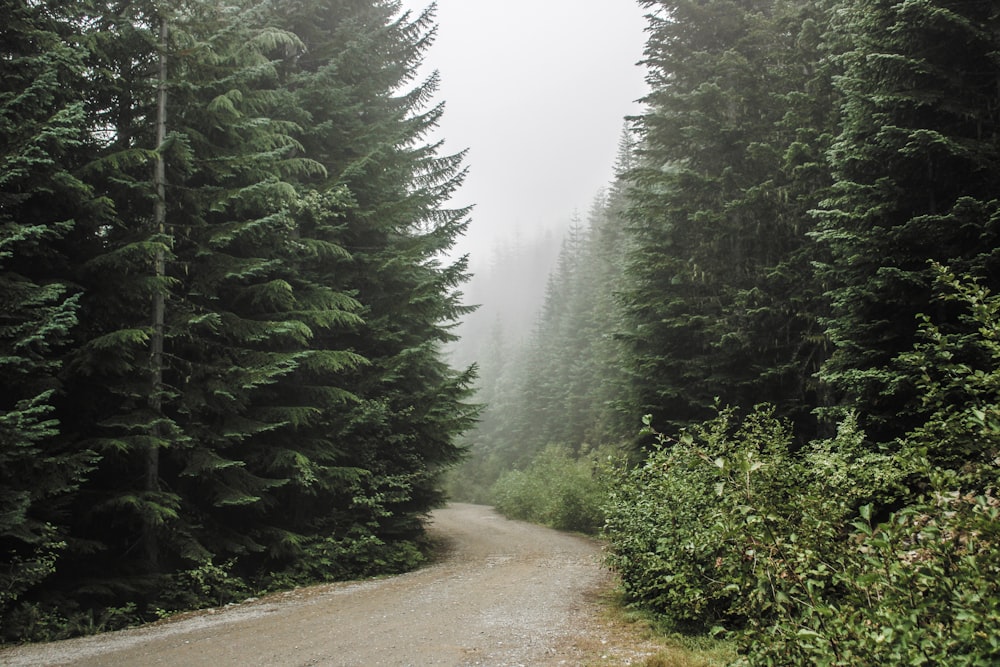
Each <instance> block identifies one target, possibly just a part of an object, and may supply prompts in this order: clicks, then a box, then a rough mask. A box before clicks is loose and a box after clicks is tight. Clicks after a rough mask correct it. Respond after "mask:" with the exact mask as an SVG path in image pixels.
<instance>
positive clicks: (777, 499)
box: [606, 269, 1000, 665]
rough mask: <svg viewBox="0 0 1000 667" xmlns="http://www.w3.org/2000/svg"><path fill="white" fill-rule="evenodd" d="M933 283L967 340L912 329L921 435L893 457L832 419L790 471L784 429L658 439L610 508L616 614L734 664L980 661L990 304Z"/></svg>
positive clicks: (992, 397) (986, 611)
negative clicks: (721, 638)
mask: <svg viewBox="0 0 1000 667" xmlns="http://www.w3.org/2000/svg"><path fill="white" fill-rule="evenodd" d="M938 273H939V284H940V286H941V287H940V288H941V290H942V291H943V292H944V295H945V296H944V298H946V299H947V300H949V301H957V302H959V303H961V304H962V306H963V308H962V313H963V314H962V317H961V318H960V319H961V320H962V321H963V322H965V324H966V327H965V328H964V330H963V331H961V332H955V333H953V334H942V332H941V331H940V330H939V329H938V328H937V327H936V326H935V325H934V324H932V323H930V322H928V321H925V322H924V323H923V324H922V326H921V340H922V341H923V342H920V343H918V344H916V345H915V346H914V349H913V350H912V352H910V353H908V354H907V355H905V356H906V360H907V363H908V364H910V365H911V367H912V368H915V369H921V370H922V376H921V377H922V379H921V380H920V382H921V388H922V391H923V393H924V396H925V400H926V403H927V404H928V405H930V406H933V410H932V411H931V412H930V417H929V418H928V420H927V422H926V423H924V424H923V425H921V426H920V427H918V428H916V429H914V430H913V431H911V432H910V433H909V434H908V435H907V437H906V438H905V439H904V441H903V442H902V443H900V445H899V447H897V448H895V450H887V449H878V448H875V447H874V446H873V445H872V444H871V443H870V442H868V441H867V440H866V438H865V436H864V433H863V432H862V431H861V430H860V428H859V426H858V420H857V419H855V418H854V417H853V416H850V415H849V416H848V417H847V418H846V419H845V420H844V422H842V424H841V427H840V430H839V431H838V434H837V435H836V436H835V437H834V438H832V439H829V440H825V441H820V442H815V443H812V444H811V445H809V446H808V447H806V448H804V449H802V450H801V451H799V452H797V453H794V454H791V453H789V450H788V448H787V443H788V429H787V426H784V425H782V424H781V423H780V422H777V421H776V420H774V418H773V411H771V410H769V409H761V408H758V409H757V410H755V411H754V412H753V413H751V414H750V415H749V416H748V417H747V418H746V419H744V420H743V421H742V422H741V423H740V424H738V425H736V424H734V423H733V416H734V413H733V411H732V410H723V411H722V412H721V413H720V415H719V416H718V417H717V418H716V419H714V420H712V421H710V422H708V423H706V424H705V425H703V426H701V427H699V428H697V429H693V430H692V431H690V432H689V433H687V434H683V435H682V436H681V437H680V438H679V440H678V441H672V440H669V439H668V438H666V436H662V435H660V436H659V438H658V440H659V442H660V445H661V446H660V448H658V449H656V450H655V451H654V452H652V453H651V455H650V457H649V458H648V460H647V461H646V462H645V463H644V464H643V465H642V466H640V467H637V468H634V469H631V470H627V471H625V472H623V473H622V477H621V479H620V481H619V482H618V484H617V485H616V486H615V487H614V489H613V492H612V498H613V502H612V505H611V507H610V509H609V515H608V523H607V529H606V532H607V535H608V537H609V539H610V541H611V546H612V550H611V556H610V559H609V560H610V563H611V564H612V566H614V567H615V568H616V569H617V570H618V571H619V572H620V573H621V574H622V577H623V582H624V587H625V591H626V593H627V595H628V596H629V598H630V599H631V600H633V601H635V602H636V603H637V604H640V605H643V606H646V607H649V608H652V609H654V610H656V611H658V612H659V613H661V614H663V615H665V617H666V618H667V620H668V621H669V622H670V623H671V624H672V625H673V626H674V627H679V628H684V629H696V630H700V631H707V630H709V629H711V628H715V627H719V628H725V629H728V630H732V631H734V632H735V633H736V636H737V638H738V640H739V643H740V646H741V654H742V656H743V657H742V658H741V659H740V661H739V663H738V664H746V665H802V664H816V665H851V664H961V665H987V664H992V663H993V662H995V661H996V660H997V658H998V656H1000V645H998V644H997V642H996V637H995V633H994V632H993V630H992V628H994V627H995V625H996V623H997V621H998V612H997V607H996V600H997V599H1000V588H998V585H997V573H998V572H1000V542H998V538H1000V532H998V528H997V526H998V523H997V520H998V519H1000V500H998V499H997V496H998V490H1000V471H998V467H997V461H998V458H997V455H998V454H1000V448H998V447H997V442H996V434H997V428H996V426H997V425H996V421H995V419H993V418H991V417H990V415H994V414H995V411H996V410H997V408H998V402H1000V394H997V393H996V390H997V388H998V386H1000V383H998V380H997V378H996V377H995V375H993V374H992V373H991V372H990V371H991V369H993V368H995V367H996V364H997V362H998V361H1000V357H998V356H997V348H996V345H995V341H996V338H997V336H996V327H997V323H998V319H1000V309H998V306H1000V298H998V297H996V296H994V295H992V294H990V293H989V292H988V291H986V290H984V289H983V288H982V287H981V286H979V285H977V284H976V283H974V282H972V281H971V280H969V279H968V278H965V279H956V277H955V276H954V275H952V274H950V273H949V272H947V271H945V270H943V269H939V270H938ZM972 352H976V353H978V354H971V353H972ZM957 357H964V358H965V359H967V360H972V359H975V360H976V364H975V365H972V364H967V363H957V364H956V363H954V362H953V360H954V359H956V358H957Z"/></svg>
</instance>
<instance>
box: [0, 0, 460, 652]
mask: <svg viewBox="0 0 1000 667" xmlns="http://www.w3.org/2000/svg"><path fill="white" fill-rule="evenodd" d="M2 15H3V16H4V20H3V25H2V27H0V45H2V47H0V48H2V51H0V61H2V74H0V81H2V83H0V164H2V168H0V299H2V304H3V305H2V314H0V386H2V394H0V554H2V556H0V562H2V567H0V629H2V635H3V640H4V641H17V640H27V639H51V638H57V637H61V636H65V635H69V634H78V633H82V632H91V631H95V630H101V629H108V628H115V627H120V626H122V625H126V624H130V623H135V622H137V621H140V620H155V619H156V618H158V617H161V616H164V615H167V614H169V613H172V612H174V611H177V610H180V609H188V608H192V607H197V606H204V605H218V604H224V603H227V602H230V601H234V600H236V601H239V600H242V599H245V598H247V597H250V596H252V595H256V594H258V593H260V592H261V591H267V590H275V589H278V588H282V587H290V586H293V585H297V584H300V583H303V582H313V581H323V580H330V579H343V578H349V577H358V576H365V575H370V574H378V573H386V572H396V571H401V570H404V569H408V568H411V567H413V566H415V565H416V564H418V563H419V562H421V560H422V559H423V557H424V549H423V546H422V544H421V540H422V534H423V527H422V523H421V519H422V517H423V516H424V515H425V514H426V512H427V511H429V509H431V508H432V507H435V506H438V505H440V504H441V503H442V501H443V492H442V490H441V482H440V477H441V475H442V473H443V471H444V470H446V469H447V468H448V467H449V466H450V465H452V464H454V463H455V462H456V461H458V460H459V458H460V457H461V455H462V446H461V445H460V444H459V443H458V442H457V440H456V435H457V434H459V433H461V432H462V431H464V430H466V429H467V428H468V427H469V426H470V425H471V424H472V423H473V421H474V419H475V417H476V413H477V411H478V408H477V407H476V406H475V405H474V404H473V403H472V402H471V391H472V389H471V381H472V378H473V373H474V371H473V369H472V368H471V367H470V368H467V369H464V370H460V371H456V370H453V369H452V368H451V367H450V365H449V364H448V362H447V360H446V359H445V358H444V353H443V346H444V345H445V344H446V343H447V342H449V341H450V340H452V338H453V333H452V332H451V329H452V327H453V326H454V322H455V321H456V320H457V319H458V318H460V317H461V316H462V315H463V314H464V313H465V312H467V310H468V307H467V306H465V305H463V303H462V298H461V294H460V291H459V290H458V287H459V286H460V285H461V283H462V282H463V281H464V280H465V277H466V275H465V274H466V266H465V260H464V259H459V260H455V261H450V262H449V261H445V259H444V257H445V254H444V253H445V251H447V250H448V249H449V248H450V247H451V245H452V244H453V243H454V240H455V238H456V237H457V236H458V235H459V234H461V233H462V231H463V229H464V227H465V225H466V224H467V221H468V216H467V213H468V211H467V210H462V209H459V210H453V209H450V208H449V207H448V204H447V201H448V199H449V195H450V193H451V192H452V191H453V190H454V189H455V188H456V187H458V185H459V184H460V183H461V181H462V179H463V177H464V173H465V167H464V155H463V154H461V153H459V154H455V155H442V154H440V151H439V148H440V146H439V144H438V143H437V142H431V141H428V140H427V135H428V133H429V132H430V130H431V129H432V128H434V126H435V125H436V124H437V122H438V120H439V118H440V116H441V113H442V109H441V105H440V104H431V103H430V102H431V98H432V97H433V93H434V90H435V86H436V85H437V80H436V79H435V78H434V77H430V78H429V79H427V80H418V79H416V77H415V72H416V67H417V65H418V64H419V62H420V60H421V58H422V56H423V53H424V51H425V50H426V48H427V46H428V45H429V44H430V42H431V39H432V36H433V31H434V23H433V13H432V9H429V10H428V11H426V12H424V13H422V14H419V15H413V14H410V13H402V12H400V10H399V7H398V4H397V3H394V2H379V1H376V2H367V1H363V2H359V1H354V0H303V1H294V2H292V1H285V2H270V1H267V0H265V1H256V0H247V1H246V2H244V1H242V0H238V1H237V2H232V3H219V2H215V1H214V0H213V1H208V0H205V1H203V0H191V1H189V2H188V1H182V2H175V1H171V2H159V1H152V0H149V1H147V0H140V1H118V0H115V1H109V2H104V1H103V0H98V1H96V2H90V1H85V2H78V1H76V0H73V1H62V0H47V1H45V2H36V1H34V0H30V1H28V0H8V1H5V2H3V4H2Z"/></svg>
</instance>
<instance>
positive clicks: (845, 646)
mask: <svg viewBox="0 0 1000 667" xmlns="http://www.w3.org/2000/svg"><path fill="white" fill-rule="evenodd" d="M639 4H640V5H641V6H642V7H643V8H644V9H645V10H646V14H647V24H648V25H647V30H646V35H647V42H646V46H645V52H644V54H645V55H644V59H643V62H642V66H643V67H644V68H645V71H646V76H647V81H648V83H649V89H650V92H649V94H648V96H647V97H646V98H645V99H644V100H643V102H644V104H645V106H644V111H643V112H642V113H640V114H638V115H637V116H636V117H635V118H631V119H629V121H628V123H627V124H626V128H625V131H624V133H623V135H622V140H621V150H620V152H619V158H618V164H617V165H616V173H617V177H616V179H615V180H614V182H613V183H610V184H609V186H608V188H607V190H606V191H605V192H602V193H598V194H597V195H596V196H595V198H594V203H593V206H592V208H591V210H590V211H589V212H588V213H587V215H586V216H584V217H583V218H582V219H581V220H579V221H577V224H575V225H573V226H572V227H571V229H570V230H569V232H568V233H567V234H566V236H565V237H564V239H563V241H562V246H561V252H560V254H559V258H558V260H557V262H556V266H555V269H554V270H553V272H552V273H551V274H550V278H549V280H548V283H547V286H546V289H545V298H544V303H543V305H542V308H541V309H540V311H539V313H538V315H537V317H536V320H535V323H534V326H533V329H532V330H531V331H530V332H529V334H528V335H527V336H526V337H524V339H523V340H519V339H517V338H515V337H512V336H505V335H504V332H503V329H502V328H499V327H498V328H496V329H494V331H493V335H492V336H490V337H489V338H486V339H483V341H482V342H480V343H478V354H477V356H476V358H477V359H478V360H479V361H480V375H481V377H480V380H479V382H478V386H479V387H480V397H481V398H482V401H483V403H484V404H485V410H484V413H483V414H482V417H481V419H480V421H479V423H478V424H477V426H476V428H475V429H474V431H473V432H472V433H471V434H470V435H469V436H468V439H469V441H470V442H471V443H472V446H471V454H470V457H469V459H468V460H467V461H465V462H464V463H463V464H462V467H461V468H460V471H461V472H460V474H459V475H455V476H453V477H452V478H451V488H452V491H453V493H454V494H455V495H456V496H457V497H466V498H469V499H473V500H478V501H482V502H491V503H495V504H496V505H497V507H498V508H499V509H500V510H502V511H503V512H504V513H506V514H507V515H509V516H512V517H516V518H523V519H530V520H533V521H538V522H541V523H546V524H549V525H552V526H556V527H560V528H565V529H571V530H580V531H586V532H595V533H599V534H601V535H602V536H603V538H604V539H605V540H606V541H607V549H608V564H609V566H610V567H611V568H612V569H613V570H614V571H615V572H616V574H618V575H619V576H620V578H621V585H622V591H623V594H624V598H625V601H626V603H627V604H628V605H630V606H631V607H634V608H637V609H642V610H645V612H646V613H649V614H652V615H653V617H654V618H655V619H656V620H657V623H658V624H659V626H660V627H662V628H664V629H665V630H666V631H668V632H676V633H683V634H693V635H696V636H697V635H708V636H713V637H718V638H725V639H727V640H730V641H732V642H733V644H734V645H735V646H736V651H737V654H738V656H739V657H738V658H737V660H736V662H737V664H741V665H900V664H913V665H919V664H928V665H930V664H947V665H989V664H995V663H996V662H997V661H998V660H1000V644H998V641H997V635H996V628H997V627H998V624H1000V605H998V600H1000V589H998V584H997V580H998V579H997V577H998V575H1000V522H998V520H1000V499H998V482H1000V469H998V464H1000V296H998V295H997V294H996V290H997V288H998V285H1000V243H998V241H1000V85H998V82H1000V7H998V6H997V4H996V3H994V2H989V1H976V0H969V1H965V0H963V1H955V0H808V1H801V0H774V1H770V0H662V1H659V0H642V1H641V2H640V3H639ZM497 273H498V275H499V276H500V277H499V281H500V282H501V283H502V282H504V281H505V280H509V279H510V276H509V275H506V276H505V275H504V273H503V271H498V272H497ZM472 343H473V341H465V340H463V341H462V342H460V343H459V345H471V344H472ZM463 358H464V357H463ZM671 664H672V663H671ZM699 664H701V663H699Z"/></svg>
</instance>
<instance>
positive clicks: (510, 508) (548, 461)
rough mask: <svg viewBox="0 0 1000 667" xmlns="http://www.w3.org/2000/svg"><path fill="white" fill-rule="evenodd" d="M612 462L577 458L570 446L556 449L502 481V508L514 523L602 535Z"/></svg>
mask: <svg viewBox="0 0 1000 667" xmlns="http://www.w3.org/2000/svg"><path fill="white" fill-rule="evenodd" d="M610 458H611V457H610V456H609V455H608V453H607V452H603V453H602V452H601V451H596V452H591V453H590V454H588V455H585V456H581V457H579V458H577V457H575V456H573V454H572V452H571V451H570V450H568V449H567V448H566V447H560V446H557V445H550V446H549V447H546V448H545V449H544V450H542V451H541V452H540V453H539V454H538V456H536V457H535V458H534V459H533V460H532V462H531V464H530V465H529V466H528V467H527V468H525V469H524V470H514V471H510V472H507V473H504V474H503V475H502V476H501V477H500V479H498V480H497V481H496V483H495V484H494V485H493V489H492V494H493V498H494V502H495V505H496V508H497V510H498V511H499V512H500V513H502V514H503V515H505V516H507V517H510V518H512V519H522V520H525V521H532V522H534V523H540V524H543V525H546V526H551V527H552V528H558V529H560V530H573V531H579V532H583V533H596V532H597V531H598V530H599V529H600V527H601V526H602V525H603V524H604V512H603V505H604V502H605V500H606V496H607V490H608V483H609V472H610V470H609V460H610Z"/></svg>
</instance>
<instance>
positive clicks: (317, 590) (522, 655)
mask: <svg viewBox="0 0 1000 667" xmlns="http://www.w3.org/2000/svg"><path fill="white" fill-rule="evenodd" d="M430 531H431V533H432V534H433V535H434V536H435V537H437V538H438V539H440V540H443V541H444V543H445V544H446V554H445V556H444V557H443V558H442V559H441V560H440V561H439V562H438V563H436V564H434V565H432V566H430V567H427V568H424V569H421V570H418V571H416V572H411V573H409V574H404V575H401V576H397V577H391V578H384V579H374V580H369V581H363V582H354V583H342V584H329V585H322V586H314V587H310V588H302V589H296V590H294V591H289V592H285V593H280V594H276V595H272V596H268V597H267V598H264V599H261V600H256V601H253V602H247V603H244V604H241V605H231V606H229V607H225V608H222V609H214V610H207V611H203V612H198V613H194V614H187V615H184V616H183V617H178V618H175V619H170V620H168V621H164V622H160V623H155V624H152V625H148V626H144V627H141V628H135V629H131V630H125V631H122V632H113V633H107V634H104V635H97V636H93V637H83V638H79V639H72V640H67V641H62V642H53V643H50V644H39V645H31V646H21V647H16V648H13V649H7V650H4V651H0V664H2V665H11V666H14V665H19V666H20V665H84V666H89V665H102V666H105V667H108V666H110V667H115V666H132V665H184V666H185V667H189V666H190V667H199V666H204V667H222V666H224V665H240V666H243V665H275V666H291V665H296V666H299V665H331V666H332V665H336V666H338V667H349V666H354V665H357V666H359V667H360V666H362V665H363V666H365V667H371V666H375V665H386V666H388V665H393V666H396V665H414V666H415V667H416V666H420V667H423V666H425V665H452V666H463V667H464V666H473V665H484V666H489V667H505V666H514V665H543V666H550V665H589V664H614V665H627V664H640V663H641V658H642V656H644V655H646V654H648V652H652V651H653V650H654V647H648V651H646V650H643V647H641V646H637V645H635V644H634V643H633V641H632V638H627V637H626V638H623V637H622V636H621V631H620V629H615V628H613V627H612V626H611V624H610V623H609V622H608V621H606V620H604V618H603V614H602V605H601V602H600V597H601V595H602V594H603V593H604V592H606V591H607V590H608V589H609V588H610V586H611V585H612V582H611V579H610V575H609V574H608V573H607V571H605V570H604V569H603V568H602V567H601V565H600V546H599V545H598V544H597V543H596V542H594V541H593V540H588V539H586V538H582V537H578V536H574V535H567V534H564V533H559V532H557V531H553V530H548V529H546V528H541V527H538V526H534V525H530V524H526V523H521V522H515V521H508V520H506V519H503V518H502V517H500V516H499V515H497V514H496V513H495V512H494V511H493V510H492V509H490V508H487V507H481V506H477V505H458V504H456V505H451V506H449V507H447V508H445V509H442V510H439V511H437V512H435V513H434V514H433V516H432V523H431V525H430Z"/></svg>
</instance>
